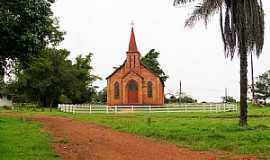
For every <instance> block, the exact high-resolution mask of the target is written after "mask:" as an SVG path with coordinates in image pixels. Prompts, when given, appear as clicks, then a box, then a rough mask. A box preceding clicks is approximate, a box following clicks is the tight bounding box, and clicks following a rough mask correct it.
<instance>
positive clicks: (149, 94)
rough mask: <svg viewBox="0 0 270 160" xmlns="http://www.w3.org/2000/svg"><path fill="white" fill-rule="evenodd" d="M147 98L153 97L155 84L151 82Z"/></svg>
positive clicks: (148, 86) (148, 85)
mask: <svg viewBox="0 0 270 160" xmlns="http://www.w3.org/2000/svg"><path fill="white" fill-rule="evenodd" d="M147 96H148V97H149V98H152V97H153V84H152V82H150V81H149V82H148V83H147Z"/></svg>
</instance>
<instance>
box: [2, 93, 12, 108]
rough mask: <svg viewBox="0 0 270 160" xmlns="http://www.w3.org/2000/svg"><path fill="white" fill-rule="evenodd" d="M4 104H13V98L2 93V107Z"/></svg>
mask: <svg viewBox="0 0 270 160" xmlns="http://www.w3.org/2000/svg"><path fill="white" fill-rule="evenodd" d="M3 106H12V100H11V98H9V96H6V95H3V94H1V93H0V107H3Z"/></svg>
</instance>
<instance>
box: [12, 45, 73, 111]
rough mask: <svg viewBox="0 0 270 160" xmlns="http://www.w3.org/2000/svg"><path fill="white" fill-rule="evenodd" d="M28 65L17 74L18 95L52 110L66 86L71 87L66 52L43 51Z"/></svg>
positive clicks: (69, 65) (70, 67)
mask: <svg viewBox="0 0 270 160" xmlns="http://www.w3.org/2000/svg"><path fill="white" fill-rule="evenodd" d="M42 52H43V53H42V54H40V56H38V57H36V58H34V61H32V62H31V63H29V66H28V68H25V69H22V68H20V69H19V72H17V74H16V76H17V82H16V83H17V88H18V90H19V91H20V92H19V93H18V94H25V95H26V96H27V98H28V99H29V100H31V101H37V102H39V103H40V104H41V105H42V106H45V107H50V108H52V105H53V104H54V102H55V101H57V100H58V98H59V97H60V95H61V94H62V93H63V92H64V89H65V88H66V87H67V86H72V84H73V82H74V81H73V79H74V78H73V75H72V72H71V71H72V63H71V61H70V60H67V57H68V55H69V52H68V51H67V50H57V49H45V50H43V51H42Z"/></svg>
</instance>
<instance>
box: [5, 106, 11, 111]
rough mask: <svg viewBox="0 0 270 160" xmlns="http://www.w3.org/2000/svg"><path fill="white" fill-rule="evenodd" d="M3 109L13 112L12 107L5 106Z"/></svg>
mask: <svg viewBox="0 0 270 160" xmlns="http://www.w3.org/2000/svg"><path fill="white" fill-rule="evenodd" d="M3 108H4V109H6V110H12V107H11V106H3Z"/></svg>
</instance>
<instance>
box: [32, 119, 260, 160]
mask: <svg viewBox="0 0 270 160" xmlns="http://www.w3.org/2000/svg"><path fill="white" fill-rule="evenodd" d="M31 119H32V120H35V121H39V122H41V123H42V124H43V125H44V129H45V130H46V131H47V132H49V133H50V134H51V135H52V137H53V143H52V146H53V147H54V149H55V150H56V152H57V153H58V154H59V155H60V157H61V158H62V159H64V160H202V159H207V160H214V159H219V158H221V157H224V154H223V155H222V154H217V153H212V152H196V151H191V150H189V149H184V148H179V147H177V146H176V145H172V144H166V143H159V142H155V141H154V140H151V139H147V138H142V137H139V136H135V135H131V134H128V133H122V132H117V131H113V130H112V129H109V128H105V127H101V126H98V125H95V124H91V123H84V122H78V121H75V120H71V119H68V118H63V117H51V116H35V117H32V118H31ZM228 158H229V159H243V160H244V159H245V160H253V159H256V158H255V157H240V156H232V155H226V156H225V159H228ZM222 159H223V158H222Z"/></svg>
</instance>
